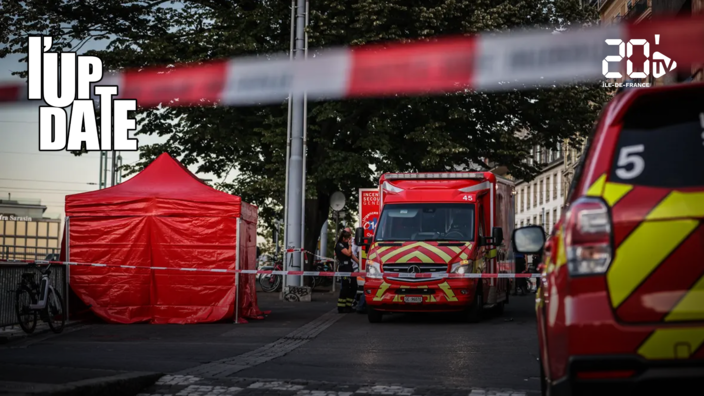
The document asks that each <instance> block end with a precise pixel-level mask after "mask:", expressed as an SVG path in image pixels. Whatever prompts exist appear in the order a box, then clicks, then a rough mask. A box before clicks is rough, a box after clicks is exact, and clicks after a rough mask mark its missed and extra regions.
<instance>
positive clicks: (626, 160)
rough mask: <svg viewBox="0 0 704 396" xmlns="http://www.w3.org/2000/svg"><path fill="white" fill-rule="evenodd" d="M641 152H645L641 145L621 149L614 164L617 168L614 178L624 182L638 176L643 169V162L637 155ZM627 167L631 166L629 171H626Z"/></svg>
mask: <svg viewBox="0 0 704 396" xmlns="http://www.w3.org/2000/svg"><path fill="white" fill-rule="evenodd" d="M643 151H645V146H644V145H642V144H636V145H634V146H626V147H624V148H622V149H621V152H620V153H619V155H618V162H617V164H616V165H617V166H618V169H616V176H618V177H619V178H621V179H626V180H628V179H634V178H636V177H638V176H640V174H641V173H643V170H644V169H645V161H644V160H643V157H641V156H640V155H637V153H642V152H643ZM629 166H631V169H630V170H629V169H628V168H629Z"/></svg>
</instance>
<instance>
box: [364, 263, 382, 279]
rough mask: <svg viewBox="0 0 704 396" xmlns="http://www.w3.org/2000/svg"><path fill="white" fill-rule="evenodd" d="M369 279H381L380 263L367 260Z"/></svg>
mask: <svg viewBox="0 0 704 396" xmlns="http://www.w3.org/2000/svg"><path fill="white" fill-rule="evenodd" d="M367 278H370V279H381V267H380V266H379V263H375V262H373V261H369V260H367Z"/></svg>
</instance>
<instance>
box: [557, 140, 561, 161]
mask: <svg viewBox="0 0 704 396" xmlns="http://www.w3.org/2000/svg"><path fill="white" fill-rule="evenodd" d="M560 158H562V143H558V144H557V151H556V152H555V160H558V159H560Z"/></svg>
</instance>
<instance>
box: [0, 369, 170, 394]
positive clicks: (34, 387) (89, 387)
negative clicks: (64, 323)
mask: <svg viewBox="0 0 704 396" xmlns="http://www.w3.org/2000/svg"><path fill="white" fill-rule="evenodd" d="M163 375H164V374H162V373H150V372H129V373H122V374H117V375H113V376H110V377H100V378H92V379H87V380H82V381H76V382H69V383H67V384H62V385H53V384H31V383H23V382H9V381H0V395H3V396H10V395H11V396H30V395H31V396H40V395H41V396H49V395H50V396H122V395H135V394H137V393H139V391H141V390H142V389H144V388H146V387H149V386H152V385H154V383H156V381H157V380H158V379H159V378H161V377H162V376H163Z"/></svg>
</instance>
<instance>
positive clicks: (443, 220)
mask: <svg viewBox="0 0 704 396" xmlns="http://www.w3.org/2000/svg"><path fill="white" fill-rule="evenodd" d="M451 233H452V234H455V236H452V235H450V234H451ZM458 233H459V234H462V237H460V236H457V235H456V234H458ZM445 235H448V237H449V238H450V239H452V240H466V241H472V240H474V204H462V203H457V204H454V203H453V204H442V203H414V204H388V205H385V206H384V209H383V211H382V214H381V219H380V221H379V225H378V229H377V235H376V239H377V240H378V241H432V240H436V241H437V240H447V239H445Z"/></svg>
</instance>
